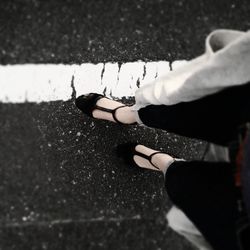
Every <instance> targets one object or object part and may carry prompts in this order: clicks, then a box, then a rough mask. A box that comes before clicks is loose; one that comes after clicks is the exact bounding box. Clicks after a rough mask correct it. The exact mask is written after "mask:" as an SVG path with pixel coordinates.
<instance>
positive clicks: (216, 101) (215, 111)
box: [138, 83, 250, 145]
mask: <svg viewBox="0 0 250 250" xmlns="http://www.w3.org/2000/svg"><path fill="white" fill-rule="evenodd" d="M249 107H250V83H248V84H245V85H241V86H237V87H230V88H227V89H225V90H223V91H221V92H219V93H216V94H214V95H209V96H207V97H204V98H202V99H199V100H196V101H192V102H185V103H179V104H176V105H172V106H165V105H149V106H147V107H145V108H142V109H140V110H139V111H138V114H139V118H140V120H141V121H142V122H143V124H145V125H146V126H148V127H155V128H161V129H164V130H167V131H169V132H174V133H176V134H180V135H183V136H188V137H192V138H198V139H203V140H206V141H210V142H214V143H217V144H220V145H227V144H228V142H229V141H231V140H232V139H234V138H235V137H236V136H237V128H238V126H239V125H241V124H242V123H244V122H246V121H250V108H249Z"/></svg>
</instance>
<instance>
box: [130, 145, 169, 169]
mask: <svg viewBox="0 0 250 250" xmlns="http://www.w3.org/2000/svg"><path fill="white" fill-rule="evenodd" d="M159 153H161V154H164V153H163V152H160V151H158V152H154V153H153V154H151V155H145V154H143V153H141V152H138V151H136V150H135V152H134V155H137V156H140V157H142V158H144V159H147V160H148V161H149V162H150V163H151V164H152V165H153V166H154V167H155V168H156V169H158V170H160V169H159V168H158V167H157V166H156V165H155V164H154V163H153V162H152V157H153V156H154V155H156V154H159Z"/></svg>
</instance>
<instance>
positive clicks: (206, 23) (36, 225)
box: [0, 0, 250, 250]
mask: <svg viewBox="0 0 250 250" xmlns="http://www.w3.org/2000/svg"><path fill="white" fill-rule="evenodd" d="M249 13H250V4H249V3H248V1H245V0H243V1H232V0H229V1H224V0H223V1H204V0H203V1H194V0H193V1H188V2H187V1H173V0H169V1H163V0H154V1H153V0H149V1H146V0H145V1H138V0H137V1H121V0H116V1H115V0H114V1H104V0H103V1H100V0H96V1H90V0H89V1H80V0H75V1H64V2H63V3H62V1H59V0H55V1H37V0H34V1H28V0H26V1H19V0H14V1H5V0H2V1H0V63H1V64H17V63H18V64H23V63H70V64H71V63H83V62H92V63H97V62H109V61H114V62H120V63H123V62H128V61H136V60H143V61H151V60H155V61H156V60H169V61H174V60H177V59H190V58H192V57H194V56H196V55H198V54H200V53H202V51H203V48H204V38H205V36H206V35H207V34H208V33H209V32H210V31H212V30H213V29H216V28H233V29H242V30H246V29H249V27H250V21H249ZM20 84H22V83H21V82H20ZM73 99H74V98H72V100H69V101H67V102H61V101H58V102H48V103H40V104H35V103H23V104H1V103H0V117H1V119H0V179H1V182H0V197H1V198H0V211H1V213H0V249H3V250H9V249H18V250H20V249H70V250H71V249H110V250H116V249H121V250H123V249H129V250H140V249H141V250H142V249H146V250H147V249H149V250H159V249H169V250H171V249H173V250H182V249H185V250H187V249H193V248H192V247H191V246H190V245H189V244H188V243H187V242H186V241H185V240H183V239H182V238H181V237H179V236H178V235H176V234H175V233H174V232H172V231H171V230H170V229H169V228H168V227H167V223H166V220H165V214H166V212H167V211H168V209H169V207H170V206H171V203H170V201H169V200H168V198H167V195H166V193H165V191H164V187H163V177H162V176H161V175H160V174H158V173H153V172H150V171H137V170H135V169H130V168H127V167H126V166H124V165H123V163H122V162H120V161H119V160H118V159H117V158H116V156H115V155H114V148H115V146H116V145H117V144H119V143H122V142H126V141H130V140H133V141H134V140H138V141H140V142H141V143H142V144H145V145H148V146H151V147H153V148H157V149H163V150H165V151H167V152H169V153H173V154H175V155H179V156H180V157H184V158H186V159H200V158H201V156H202V154H203V151H204V146H205V143H203V142H199V141H196V140H190V139H187V138H183V137H179V136H177V135H173V134H169V133H167V132H163V131H160V130H152V129H149V128H143V127H139V126H135V127H122V126H117V125H116V124H113V123H109V122H105V121H98V120H92V119H90V118H87V117H85V116H82V115H81V114H80V112H79V111H78V110H76V108H75V107H74V104H73V101H74V100H73ZM123 101H124V102H127V101H129V102H131V101H133V100H123ZM183 126H185V124H183Z"/></svg>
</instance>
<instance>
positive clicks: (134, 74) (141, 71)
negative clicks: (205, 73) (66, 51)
mask: <svg viewBox="0 0 250 250" xmlns="http://www.w3.org/2000/svg"><path fill="white" fill-rule="evenodd" d="M184 63H185V61H176V62H174V63H173V64H172V67H175V65H176V66H178V67H179V66H180V65H182V64H184ZM169 71H170V65H169V62H167V61H158V62H147V63H145V62H140V61H139V62H129V63H124V64H122V65H120V66H119V64H118V63H105V64H104V63H98V64H91V63H84V64H81V65H63V64H58V65H57V64H24V65H6V66H3V65H2V66H0V102H3V103H9V102H11V103H22V102H47V101H57V100H63V101H66V100H69V99H71V97H72V93H73V87H74V88H75V91H76V96H79V95H82V94H87V93H89V92H95V93H100V94H105V95H106V96H108V97H115V98H121V97H130V96H134V94H135V91H136V89H138V88H139V87H140V86H143V85H145V84H147V83H149V82H152V81H153V80H155V79H157V78H158V77H161V76H163V75H165V74H168V73H169ZM72 86H73V87H72Z"/></svg>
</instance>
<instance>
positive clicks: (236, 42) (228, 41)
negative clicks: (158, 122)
mask: <svg viewBox="0 0 250 250" xmlns="http://www.w3.org/2000/svg"><path fill="white" fill-rule="evenodd" d="M249 81H250V32H249V31H248V32H240V31H227V30H218V31H216V32H213V33H211V34H210V35H209V36H208V38H207V39H206V53H204V54H203V55H202V56H199V57H197V58H195V59H193V60H191V61H189V62H188V63H187V64H186V65H184V66H182V67H181V68H179V69H177V70H176V71H173V72H171V73H169V74H168V75H166V76H164V77H162V78H160V79H158V80H156V81H154V82H152V83H151V84H148V85H145V86H143V87H142V88H140V89H138V90H137V91H136V94H135V99H136V105H135V106H134V109H140V108H142V107H145V106H147V105H150V104H154V105H161V104H164V105H173V104H177V103H180V102H188V101H193V100H197V99H199V98H202V97H204V96H206V95H209V94H213V93H216V92H218V91H220V90H221V89H223V88H225V87H230V86H233V85H240V84H244V83H247V82H249Z"/></svg>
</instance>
